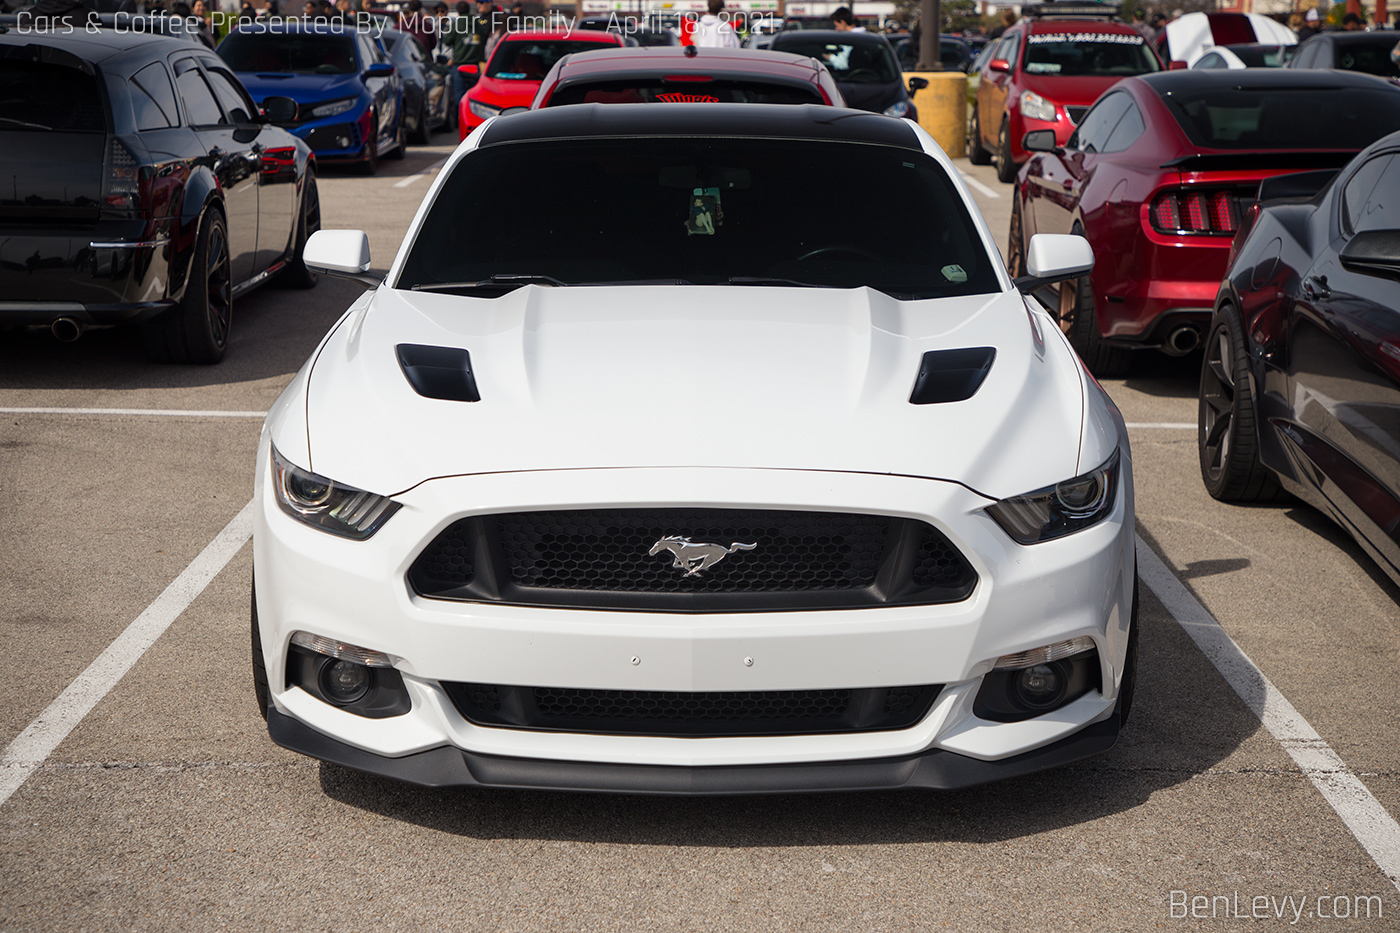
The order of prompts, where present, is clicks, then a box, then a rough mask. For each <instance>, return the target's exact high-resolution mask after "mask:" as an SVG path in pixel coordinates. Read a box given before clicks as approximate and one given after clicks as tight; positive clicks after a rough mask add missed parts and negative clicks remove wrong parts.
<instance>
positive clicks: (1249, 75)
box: [1132, 42, 1400, 94]
mask: <svg viewBox="0 0 1400 933" xmlns="http://www.w3.org/2000/svg"><path fill="white" fill-rule="evenodd" d="M1391 44H1392V45H1393V44H1394V43H1393V42H1392V43H1391ZM1132 80H1136V81H1141V82H1143V83H1144V84H1146V85H1148V86H1149V87H1151V88H1152V90H1154V91H1156V92H1157V93H1158V94H1169V93H1171V92H1173V91H1199V90H1205V89H1207V88H1219V87H1233V88H1240V89H1241V90H1251V89H1255V88H1258V89H1271V88H1277V89H1278V90H1281V91H1286V90H1291V89H1298V88H1372V89H1375V88H1382V87H1387V88H1391V89H1392V90H1394V86H1393V85H1391V84H1390V83H1389V82H1387V81H1386V80H1385V79H1383V78H1377V77H1376V76H1375V75H1368V74H1362V73H1361V72H1358V71H1332V70H1328V69H1313V68H1297V69H1291V68H1244V69H1235V70H1231V71H1227V70H1225V69H1214V68H1184V69H1181V70H1179V71H1159V72H1156V73H1155V74H1150V75H1140V76H1138V77H1137V78H1134V79H1132ZM1378 82H1379V83H1378ZM1397 93H1400V92H1397Z"/></svg>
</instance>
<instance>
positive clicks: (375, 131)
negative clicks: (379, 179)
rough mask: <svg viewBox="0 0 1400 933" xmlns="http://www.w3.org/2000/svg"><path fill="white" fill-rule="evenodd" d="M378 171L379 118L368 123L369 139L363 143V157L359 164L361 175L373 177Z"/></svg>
mask: <svg viewBox="0 0 1400 933" xmlns="http://www.w3.org/2000/svg"><path fill="white" fill-rule="evenodd" d="M377 171H379V117H377V116H376V117H375V118H374V119H373V120H372V121H370V126H369V139H368V140H366V141H365V157H364V160H363V161H362V162H361V163H360V174H361V175H373V174H374V173H375V172H377Z"/></svg>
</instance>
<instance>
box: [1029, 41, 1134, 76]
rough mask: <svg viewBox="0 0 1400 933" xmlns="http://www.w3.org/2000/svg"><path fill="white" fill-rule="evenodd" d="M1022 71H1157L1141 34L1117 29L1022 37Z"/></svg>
mask: <svg viewBox="0 0 1400 933" xmlns="http://www.w3.org/2000/svg"><path fill="white" fill-rule="evenodd" d="M1025 70H1026V74H1033V75H1060V76H1063V77H1071V76H1077V75H1124V76H1126V75H1140V74H1148V73H1149V72H1153V71H1160V70H1161V66H1160V65H1159V63H1158V61H1157V56H1155V55H1153V54H1152V52H1151V51H1150V50H1149V49H1148V48H1147V45H1146V44H1145V43H1144V41H1143V38H1142V36H1140V35H1138V34H1137V33H1133V34H1131V35H1127V34H1124V33H1117V32H1070V33H1064V32H1041V33H1032V34H1031V35H1030V36H1029V37H1027V39H1026V69H1025Z"/></svg>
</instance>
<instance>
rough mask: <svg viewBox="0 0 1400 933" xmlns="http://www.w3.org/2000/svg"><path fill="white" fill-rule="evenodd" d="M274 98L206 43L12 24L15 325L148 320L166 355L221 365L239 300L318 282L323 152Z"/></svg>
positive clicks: (2, 314) (9, 252)
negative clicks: (311, 263)
mask: <svg viewBox="0 0 1400 933" xmlns="http://www.w3.org/2000/svg"><path fill="white" fill-rule="evenodd" d="M264 104H265V107H266V109H267V111H268V114H267V115H266V116H264V115H263V114H262V113H260V112H259V110H258V108H257V107H256V106H254V104H253V101H252V99H251V98H250V97H249V96H248V93H247V91H245V90H244V88H243V86H242V85H241V84H240V83H239V82H238V79H237V78H235V77H234V76H233V74H232V73H230V72H229V70H228V68H227V66H225V65H224V63H223V62H222V61H221V60H220V59H219V57H218V56H216V55H215V54H214V53H212V52H209V51H207V50H205V49H204V48H202V47H200V46H196V45H193V44H191V43H189V42H185V41H180V40H176V39H167V38H161V37H154V36H149V35H143V34H139V33H131V32H122V31H106V30H103V31H98V32H95V33H87V32H85V31H83V30H75V31H73V32H71V33H66V32H64V31H62V30H60V31H57V32H46V33H43V34H36V33H32V32H31V33H29V34H27V35H26V34H20V33H19V32H18V30H15V31H11V32H9V33H6V34H0V177H3V178H4V184H3V185H0V323H6V324H12V325H14V324H44V325H49V326H51V327H52V329H53V331H54V333H55V335H57V336H59V337H62V338H66V339H76V338H77V336H78V335H79V334H81V332H82V330H83V328H84V327H86V326H87V325H90V324H139V325H141V329H142V332H143V334H144V336H145V343H146V348H147V351H148V353H149V355H150V356H151V358H152V359H154V360H157V361H161V360H166V361H171V362H188V363H216V362H218V361H219V360H220V359H222V358H223V356H224V352H225V350H226V349H227V347H228V338H229V327H230V325H231V323H232V310H233V299H234V298H235V296H237V295H238V294H240V293H241V292H243V291H245V290H247V289H249V288H252V287H253V286H255V285H257V284H259V283H261V282H264V281H266V280H268V279H271V278H273V277H274V276H276V277H277V278H278V279H279V280H281V281H282V282H284V283H286V284H288V285H293V286H297V287H302V288H306V287H310V286H311V285H312V284H314V282H315V279H314V278H313V277H312V276H311V274H310V273H309V272H308V271H307V269H306V267H305V266H304V265H303V264H302V262H301V248H302V246H303V245H304V244H305V242H306V239H307V237H308V236H309V235H310V233H311V232H312V231H314V230H317V229H319V226H320V207H319V202H318V200H317V197H316V181H315V176H314V173H313V171H312V167H313V163H312V159H311V151H310V150H309V149H308V148H307V147H306V144H305V143H303V142H302V141H300V140H298V139H297V138H296V137H294V136H292V135H291V134H290V133H287V132H286V131H285V130H281V129H278V128H277V127H276V126H272V125H270V124H269V123H268V122H266V121H267V120H268V119H270V118H273V117H277V118H283V119H285V118H289V117H290V116H291V115H292V113H293V112H294V111H295V109H296V105H295V103H294V102H293V101H291V100H290V99H287V98H270V99H268V100H267V101H264Z"/></svg>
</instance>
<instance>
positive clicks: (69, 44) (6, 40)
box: [0, 26, 204, 63]
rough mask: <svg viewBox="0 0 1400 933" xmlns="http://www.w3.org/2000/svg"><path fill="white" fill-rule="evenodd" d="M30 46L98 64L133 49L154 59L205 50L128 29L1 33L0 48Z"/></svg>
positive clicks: (186, 41) (78, 29)
mask: <svg viewBox="0 0 1400 933" xmlns="http://www.w3.org/2000/svg"><path fill="white" fill-rule="evenodd" d="M27 45H35V46H40V47H44V46H47V47H49V48H57V49H62V50H64V51H65V52H69V53H71V54H73V55H76V56H77V57H78V58H81V59H83V60H84V61H88V62H94V63H96V62H101V61H104V60H105V59H108V58H111V57H112V56H114V55H120V54H122V53H124V52H129V51H131V50H132V49H142V50H144V51H146V52H149V53H150V54H151V55H153V56H160V55H164V54H166V53H167V52H175V51H185V52H188V51H191V50H194V49H203V48H204V46H202V45H194V44H192V43H191V42H190V41H189V40H188V39H184V38H181V39H173V38H167V37H166V36H156V35H151V34H150V33H145V32H135V31H128V30H125V29H120V30H118V29H95V30H93V31H91V32H89V31H87V30H86V29H84V28H82V27H81V26H79V27H74V29H73V31H72V32H67V31H64V30H51V31H46V32H37V31H30V32H29V33H28V34H26V35H22V34H20V32H19V30H11V31H9V32H7V33H0V47H6V46H9V47H20V48H23V47H24V46H27Z"/></svg>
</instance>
